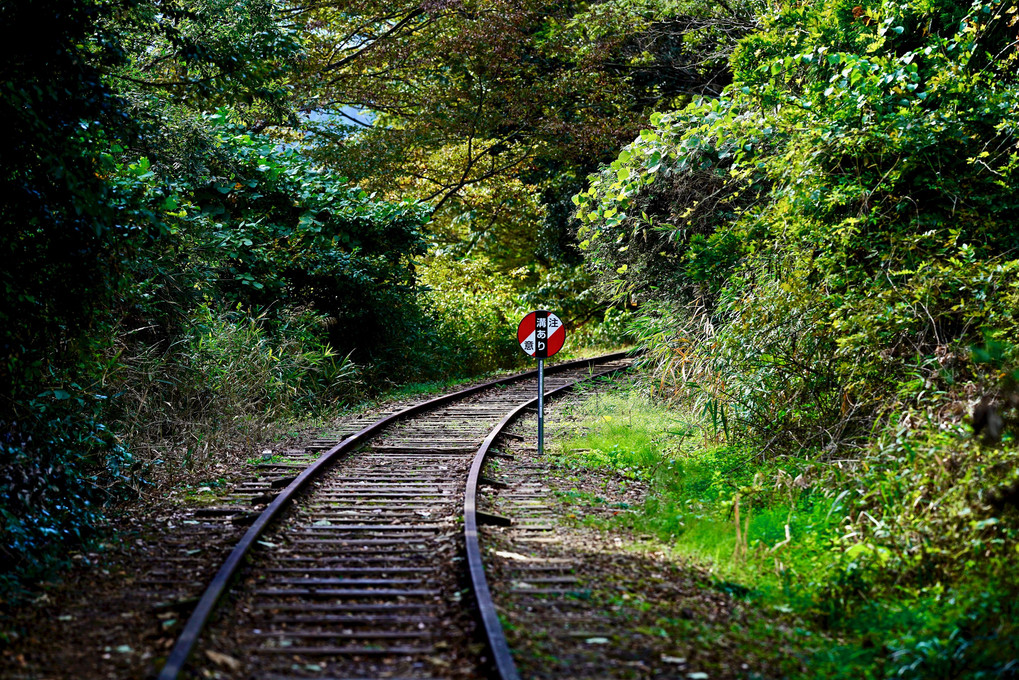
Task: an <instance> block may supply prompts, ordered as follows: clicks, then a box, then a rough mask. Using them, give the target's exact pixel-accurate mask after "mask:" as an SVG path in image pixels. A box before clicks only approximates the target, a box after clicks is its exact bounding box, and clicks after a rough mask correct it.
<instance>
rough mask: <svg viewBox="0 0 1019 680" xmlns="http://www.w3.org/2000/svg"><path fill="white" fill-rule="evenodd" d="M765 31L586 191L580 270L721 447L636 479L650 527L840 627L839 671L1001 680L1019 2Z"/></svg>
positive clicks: (1016, 528)
mask: <svg viewBox="0 0 1019 680" xmlns="http://www.w3.org/2000/svg"><path fill="white" fill-rule="evenodd" d="M760 20H761V30H760V31H758V32H756V33H753V34H751V35H749V36H747V37H745V38H743V39H742V40H741V41H740V44H739V46H738V47H737V49H736V51H735V54H734V56H733V59H732V61H731V65H732V68H733V83H732V84H731V85H730V86H728V87H727V88H726V90H725V91H724V92H723V94H722V96H720V97H718V98H714V99H703V100H700V101H698V102H695V103H694V104H692V105H690V106H687V107H686V108H683V109H680V110H677V111H673V112H670V113H666V114H662V115H658V116H654V117H653V118H652V120H651V126H650V127H649V129H648V130H646V131H645V132H643V133H641V136H640V138H638V139H637V140H635V141H634V142H633V143H632V144H630V145H629V146H627V147H625V148H624V150H623V151H622V152H621V154H620V155H619V157H618V158H617V160H616V161H615V162H614V163H612V165H611V166H609V167H605V168H604V169H603V170H602V171H601V172H600V173H599V174H597V175H594V176H593V177H592V178H591V184H590V187H589V189H588V190H587V191H585V192H583V193H581V194H579V195H578V196H577V197H576V198H575V203H577V205H578V213H577V214H578V217H579V218H580V219H581V222H582V226H581V227H580V236H581V238H583V239H584V242H583V243H582V246H583V247H585V248H586V249H587V252H588V260H589V264H590V265H591V266H592V267H593V268H594V269H595V270H596V271H599V272H600V273H601V275H602V279H603V283H604V285H605V286H606V287H607V288H609V289H611V290H613V291H615V292H616V293H617V294H618V295H619V296H620V298H626V299H628V300H629V302H631V303H637V304H639V305H640V308H641V312H640V317H641V318H640V319H639V320H638V321H637V323H636V324H635V325H634V327H633V331H634V333H635V335H636V336H637V337H638V339H639V341H640V343H641V344H642V345H643V346H644V347H645V348H646V349H647V350H648V354H647V357H646V361H645V369H646V381H645V384H644V388H645V389H646V390H647V391H648V392H649V393H651V394H654V395H656V396H657V397H665V398H666V399H670V400H673V402H674V403H675V404H677V406H676V408H677V409H678V412H679V413H680V414H683V415H680V416H677V417H678V418H680V419H681V420H686V421H689V422H691V423H693V424H695V425H696V424H697V423H699V422H701V421H700V420H698V419H704V422H706V423H707V425H706V426H707V427H708V428H709V432H710V436H711V437H712V438H715V437H717V441H716V442H715V443H712V444H711V445H706V444H705V443H703V439H704V437H703V435H701V434H697V435H696V436H695V437H694V439H695V440H697V442H698V443H697V444H696V445H695V444H691V443H688V444H684V445H680V444H679V443H675V442H674V443H672V444H669V445H666V446H665V448H664V449H663V450H661V451H659V453H658V454H656V456H658V459H656V460H660V461H662V462H661V465H659V463H654V464H647V463H640V462H639V461H636V462H637V463H638V467H640V468H641V469H644V470H645V471H646V474H652V475H653V476H654V477H655V479H656V480H657V482H658V485H659V491H658V496H657V500H655V501H653V505H651V506H649V508H647V512H646V514H645V515H644V516H643V519H641V520H639V521H640V522H643V523H645V524H646V525H647V526H649V527H652V528H655V529H656V530H658V531H661V532H663V533H668V534H675V535H676V541H677V542H678V543H679V544H681V545H683V546H685V549H686V550H688V551H692V552H698V553H706V554H709V555H713V556H715V557H717V558H719V559H720V563H721V564H723V565H729V566H723V567H720V568H721V569H723V571H725V570H729V571H730V572H731V573H732V574H734V575H735V577H736V579H735V580H742V581H744V582H745V584H746V585H748V586H749V587H752V588H758V589H763V590H762V592H763V591H764V590H771V591H772V592H771V594H769V595H767V597H773V598H778V600H777V601H779V602H781V603H782V606H785V607H790V608H792V609H794V610H796V611H799V612H801V613H802V614H803V615H804V616H806V617H808V618H809V619H810V620H812V621H813V622H814V623H815V624H816V625H820V626H825V627H828V628H829V629H831V630H833V631H835V633H836V634H837V635H838V636H845V637H844V639H845V640H846V645H845V646H844V647H836V648H833V649H831V650H829V651H828V652H826V653H825V654H821V655H818V656H817V658H815V659H814V662H813V663H814V664H815V668H816V669H817V670H816V672H817V673H823V674H824V675H825V676H826V677H947V676H951V677H958V676H965V677H991V676H1007V675H1009V674H1010V673H1014V672H1015V670H1014V668H1015V665H1016V663H1017V661H1016V659H1015V657H1014V649H1015V648H1016V647H1017V644H1016V641H1017V638H1016V630H1015V627H1014V623H1013V621H1014V619H1015V613H1016V612H1015V611H1014V610H1013V609H1014V608H1013V605H1012V604H1011V603H1012V602H1014V601H1015V596H1016V591H1015V587H1016V586H1015V584H1016V583H1017V582H1019V579H1017V576H1019V574H1017V573H1016V569H1015V567H1014V563H1015V553H1016V549H1017V539H1019V502H1017V493H1016V490H1017V489H1019V466H1017V462H1019V461H1017V458H1019V449H1017V440H1016V438H1017V436H1019V345H1017V343H1016V338H1019V277H1017V276H1016V274H1017V273H1019V259H1017V251H1016V245H1015V244H1016V242H1017V237H1019V231H1017V227H1016V225H1017V224H1019V201H1017V196H1019V151H1017V149H1019V132H1017V128H1016V121H1017V120H1019V85H1017V82H1016V80H1015V73H1016V68H1017V65H1019V50H1017V45H1019V43H1017V38H1019V6H1017V4H1016V3H1015V2H1013V1H1011V0H999V1H995V2H975V3H973V4H972V5H969V4H958V3H933V4H932V3H914V2H907V3H905V4H902V3H878V4H874V5H858V4H856V3H855V2H836V3H827V4H824V5H818V4H813V5H803V4H799V3H783V4H781V5H780V6H778V7H777V8H775V9H773V10H767V11H765V12H764V13H763V14H762V16H761V17H760ZM691 414H695V415H696V418H694V416H693V415H691ZM684 427H687V426H684ZM654 430H655V428H654V427H651V428H650V430H649V431H652V432H653V431H654ZM627 442H628V440H627V439H620V440H619V446H620V447H621V448H620V453H619V455H620V456H622V457H623V458H626V457H627V456H630V455H631V448H630V447H631V445H630V444H629V443H627ZM670 452H671V453H670ZM613 455H615V454H613ZM652 459H655V458H654V457H652ZM600 463H601V464H617V463H615V462H614V459H613V457H612V456H611V455H610V456H608V458H606V459H605V460H601V461H600ZM669 466H673V468H674V469H673V468H670V467H669ZM737 507H738V512H737ZM737 516H738V517H739V518H740V524H739V529H738V531H737V530H736V526H737V525H736V521H735V518H736V517H737ZM786 527H788V533H787V530H786ZM748 537H749V538H748ZM745 565H749V566H745ZM761 584H763V585H761ZM854 674H856V675H854Z"/></svg>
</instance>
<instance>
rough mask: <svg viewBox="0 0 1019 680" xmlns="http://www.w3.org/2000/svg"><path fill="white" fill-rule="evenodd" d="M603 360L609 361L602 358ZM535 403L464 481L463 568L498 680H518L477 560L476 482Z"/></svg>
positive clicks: (494, 434)
mask: <svg viewBox="0 0 1019 680" xmlns="http://www.w3.org/2000/svg"><path fill="white" fill-rule="evenodd" d="M605 360H609V359H607V358H605ZM627 368H629V366H619V367H614V368H611V369H609V370H607V371H602V372H600V373H595V374H592V375H591V376H589V377H587V378H584V380H593V379H595V378H600V377H603V376H608V375H611V374H614V373H618V372H620V371H625V370H626V369H627ZM580 382H582V380H579V379H578V380H575V381H574V382H572V383H569V384H567V385H563V386H562V387H559V388H557V389H554V390H549V391H547V392H545V394H544V395H543V396H544V398H545V400H546V403H547V400H548V399H550V398H552V397H555V396H558V395H560V394H563V393H565V392H567V391H569V390H571V389H573V388H574V387H575V386H576V385H577V384H578V383H580ZM537 403H538V397H535V398H534V399H532V400H530V401H527V402H525V403H523V404H521V405H520V406H518V407H517V408H515V409H513V410H512V411H510V412H509V413H508V414H507V415H506V417H504V418H503V419H502V421H501V422H500V423H499V424H498V425H496V426H495V428H493V429H492V431H491V432H490V433H489V434H488V436H487V437H486V438H485V441H484V443H482V445H481V446H480V447H479V448H478V452H477V454H475V456H474V461H473V463H472V464H471V471H470V475H469V476H468V478H467V489H466V491H465V492H464V541H465V543H466V548H467V568H468V571H469V572H470V577H471V588H472V590H473V591H474V597H475V603H476V605H477V608H478V614H479V616H480V617H481V621H482V625H483V627H484V629H485V639H486V641H487V643H488V647H489V651H490V652H491V654H492V660H493V663H494V665H495V668H496V671H497V673H498V674H499V678H500V680H520V674H519V673H518V672H517V667H516V664H515V663H514V662H513V655H512V654H511V653H510V649H509V644H507V642H506V635H505V634H504V633H503V630H502V623H501V622H500V621H499V615H498V612H497V611H496V609H495V604H494V603H493V601H492V594H491V591H490V590H489V588H488V579H487V578H486V577H485V565H484V562H483V561H482V559H481V546H480V544H479V543H478V515H477V496H478V480H479V479H480V477H481V468H482V467H483V466H484V464H485V457H486V456H487V455H488V452H489V450H490V449H491V447H492V444H494V443H495V440H496V439H498V438H499V436H500V435H501V434H502V433H503V431H504V430H505V429H506V428H507V427H508V426H509V425H510V424H511V423H512V422H513V421H515V420H516V419H517V418H518V417H520V415H521V414H522V413H523V412H524V411H526V410H527V409H529V408H533V407H534V406H535V405H536V404H537Z"/></svg>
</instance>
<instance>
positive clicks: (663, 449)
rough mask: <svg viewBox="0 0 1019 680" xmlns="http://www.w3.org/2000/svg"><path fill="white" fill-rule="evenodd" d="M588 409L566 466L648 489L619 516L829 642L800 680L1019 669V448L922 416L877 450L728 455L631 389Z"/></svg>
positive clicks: (562, 454) (724, 584)
mask: <svg viewBox="0 0 1019 680" xmlns="http://www.w3.org/2000/svg"><path fill="white" fill-rule="evenodd" d="M579 413H580V414H582V416H583V417H582V420H581V421H580V423H579V424H578V425H577V432H576V434H575V435H574V437H572V438H571V439H569V440H568V441H566V442H565V443H564V445H563V447H562V449H561V450H560V451H559V452H558V453H557V454H555V456H556V459H557V460H558V461H559V462H561V463H564V464H567V465H584V466H595V467H602V468H608V469H610V470H614V471H615V472H617V473H618V474H620V475H622V476H624V477H626V478H636V479H641V480H643V481H645V482H646V483H648V484H649V486H650V489H651V492H650V493H649V495H648V498H647V500H646V501H645V503H644V505H643V506H640V507H636V508H631V509H628V511H627V512H623V513H620V514H618V515H617V516H616V520H615V521H616V522H619V523H621V524H623V525H625V526H628V527H630V528H632V529H635V530H637V531H639V532H640V533H644V534H652V535H657V536H658V537H659V538H660V539H661V540H662V541H664V542H666V543H668V544H670V545H671V546H672V547H673V548H674V549H675V550H676V551H678V552H679V553H680V554H683V555H686V556H691V557H694V558H697V559H699V560H701V561H705V562H707V563H708V564H709V566H710V568H711V570H712V572H713V575H714V578H715V580H716V584H717V586H718V587H719V588H721V589H722V590H725V591H727V592H730V593H733V594H736V595H737V596H738V597H741V598H746V599H748V600H750V601H751V602H752V603H753V604H755V605H756V606H763V607H775V608H777V609H779V610H781V611H784V612H787V613H791V614H794V615H796V616H798V617H799V618H800V619H801V621H802V625H803V626H804V627H805V628H808V629H810V628H813V629H815V630H817V631H822V632H823V633H824V634H826V635H830V636H831V640H830V641H828V642H825V643H823V644H819V645H816V646H815V651H814V652H813V654H812V656H810V657H808V658H807V659H806V662H807V669H806V672H805V674H804V675H803V677H807V678H814V677H837V678H861V677H862V678H898V677H909V678H918V679H919V678H942V677H1010V676H1011V674H1014V670H1012V669H1014V667H1015V664H1016V663H1017V662H1019V657H1017V656H1016V650H1017V649H1019V646H1017V642H1019V630H1017V628H1016V625H1015V620H1016V619H1015V613H1016V612H1015V602H1016V594H1017V593H1016V586H1015V584H1016V582H1017V581H1016V577H1017V569H1016V566H1015V552H1016V550H1017V546H1019V524H1017V523H1016V519H1019V513H1017V510H1016V507H1015V502H1014V501H1015V499H1014V497H1011V496H1008V494H1007V493H1002V490H1003V489H1012V488H1013V487H1012V484H1013V483H1014V481H1015V469H1016V452H1015V451H1014V449H989V448H987V447H982V446H981V445H980V444H979V443H978V442H976V441H974V439H973V438H972V437H970V436H969V435H968V434H967V433H965V432H963V431H957V430H946V429H942V428H939V427H937V425H936V424H935V423H929V424H926V425H925V426H923V427H917V426H916V423H915V422H914V423H912V424H911V423H910V420H914V421H915V419H917V418H918V417H924V416H923V414H920V413H916V412H913V413H907V414H903V416H902V419H901V422H900V423H899V424H898V425H897V426H896V427H890V428H889V429H888V430H887V431H885V432H882V433H879V438H878V442H877V443H876V445H875V447H874V450H873V451H872V452H870V454H869V455H868V456H867V457H865V458H863V459H861V460H842V461H840V462H839V464H838V465H828V466H826V465H819V464H817V462H816V461H812V460H809V459H806V458H803V457H792V456H785V457H781V458H777V459H767V458H764V457H762V456H760V455H758V454H757V453H756V452H753V451H749V452H748V451H747V450H746V449H745V448H744V447H732V446H724V445H723V446H719V445H718V444H716V443H715V442H714V437H713V428H712V427H711V426H710V423H708V422H707V421H705V419H703V418H700V417H697V416H696V415H684V414H682V413H681V414H678V415H677V412H676V411H675V410H674V408H673V407H669V406H667V405H665V404H662V403H661V402H656V400H654V399H653V398H651V397H649V396H648V393H647V392H646V391H644V390H638V389H635V388H633V387H627V388H624V389H620V390H618V391H615V392H612V393H609V394H608V395H604V394H603V395H597V396H594V397H589V398H588V399H587V400H586V401H585V403H584V404H583V405H582V406H581V407H580V409H579ZM1006 498H1009V499H1011V500H1006ZM593 502H597V500H596V499H595V501H593Z"/></svg>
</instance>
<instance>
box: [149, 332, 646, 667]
mask: <svg viewBox="0 0 1019 680" xmlns="http://www.w3.org/2000/svg"><path fill="white" fill-rule="evenodd" d="M625 355H626V353H625V352H617V353H613V354H608V355H603V356H600V357H593V358H590V359H578V360H574V361H569V362H564V363H562V364H557V365H555V366H552V367H550V368H548V369H547V370H546V373H559V372H563V371H566V370H569V369H573V368H577V367H581V366H585V365H586V366H593V365H595V364H597V363H604V362H607V361H612V360H616V359H620V358H623V357H624V356H625ZM536 373H537V371H534V370H532V371H526V372H523V373H519V374H516V375H513V376H509V377H507V378H500V379H496V380H491V381H488V382H485V383H482V384H479V385H475V386H473V387H469V388H466V389H464V390H459V391H457V392H453V393H450V394H446V395H443V396H440V397H436V398H434V399H431V400H428V401H425V402H423V403H421V404H416V405H414V406H411V407H408V408H406V409H403V410H401V411H399V412H397V413H394V414H392V415H389V416H387V417H385V418H382V419H380V420H378V421H376V422H375V423H372V424H371V425H369V426H367V427H365V428H363V429H362V430H360V431H359V432H357V433H355V434H353V435H351V436H349V437H347V438H346V439H344V440H343V441H341V442H340V443H339V444H337V445H336V446H334V447H332V448H331V449H329V450H328V451H326V452H325V453H324V454H323V455H322V456H320V457H319V458H318V459H317V460H316V461H315V462H314V463H312V464H311V465H309V466H308V467H307V468H305V469H304V470H303V471H302V472H301V473H300V474H299V475H298V476H297V477H296V478H295V479H294V480H293V481H292V482H290V484H289V485H288V486H287V487H286V488H285V489H283V490H282V491H281V492H280V493H279V495H278V496H277V497H276V498H275V499H274V500H273V501H272V502H271V503H269V505H268V506H267V507H266V508H265V510H263V511H262V513H261V514H260V515H259V516H258V517H257V518H256V520H255V521H254V523H253V524H252V525H251V526H250V527H249V528H248V530H247V531H246V532H245V533H244V535H243V536H242V537H241V539H240V541H239V542H238V543H237V545H236V546H235V547H234V548H233V550H232V551H231V552H230V554H229V556H228V557H227V558H226V560H225V561H224V562H223V564H222V566H221V567H220V568H219V570H218V571H217V573H216V575H215V576H214V577H213V579H212V581H211V582H210V583H209V585H208V587H207V588H206V590H205V592H204V593H203V595H202V597H201V599H200V600H199V602H198V604H197V605H196V606H195V609H194V610H193V611H192V613H191V616H190V617H189V618H188V621H187V623H186V624H185V626H184V628H183V630H182V632H181V633H180V635H179V636H178V638H177V640H176V642H175V644H174V646H173V648H172V649H171V651H170V654H169V655H168V657H167V661H166V664H165V665H164V666H163V668H162V670H161V671H160V673H159V676H158V678H159V680H175V679H176V678H178V677H179V675H180V673H181V672H182V671H183V669H184V666H185V664H186V663H187V661H188V659H189V658H190V656H191V653H192V652H193V651H194V648H195V645H196V644H197V643H198V640H199V637H200V636H201V633H202V631H203V629H204V628H205V626H206V624H207V622H208V620H209V618H210V616H211V615H212V613H213V611H214V610H215V608H216V605H217V603H218V602H219V600H220V599H221V597H222V596H223V594H224V593H225V592H226V591H227V590H228V588H229V585H230V582H231V581H232V580H233V578H234V576H235V575H236V574H237V571H238V569H239V568H240V567H241V565H242V564H243V562H244V559H245V558H246V557H247V555H248V553H249V552H250V550H251V548H252V547H253V546H254V545H255V543H256V542H257V541H258V539H259V537H260V536H261V535H262V534H263V532H265V530H266V529H267V528H268V527H269V525H270V524H272V522H273V521H274V520H276V519H277V518H278V517H279V515H280V513H281V512H282V511H283V510H284V509H285V508H286V507H287V506H288V505H289V504H290V503H291V502H292V500H293V498H294V496H295V495H296V494H297V493H298V492H300V491H301V490H303V489H305V488H306V487H307V486H308V484H309V483H310V482H311V481H312V480H313V479H315V478H316V477H318V476H319V475H321V474H322V473H323V472H324V471H325V470H326V469H328V468H329V467H330V466H331V465H332V464H334V463H336V462H337V461H338V460H340V459H341V458H342V457H343V456H345V455H346V454H348V453H350V452H351V451H353V450H354V449H355V448H356V447H358V446H360V445H361V444H362V443H364V442H365V441H366V440H368V439H369V438H370V437H372V436H374V435H376V434H377V433H379V432H380V431H381V430H383V429H384V428H386V427H387V426H389V425H391V424H394V423H396V422H397V421H400V420H403V419H406V418H408V417H411V416H413V415H416V414H419V413H422V412H425V411H429V410H432V409H435V408H438V407H441V406H444V405H447V404H450V403H453V402H456V401H458V400H462V399H465V398H467V397H469V396H472V395H474V394H477V393H479V392H482V391H484V390H486V389H489V388H491V387H495V386H498V385H509V384H512V383H516V382H520V381H522V380H526V379H528V378H531V377H533V376H534V375H535V374H536ZM520 410H521V409H517V410H516V411H515V412H519V411H520ZM475 483H476V480H475ZM475 522H476V517H475ZM475 533H476V523H475ZM479 555H480V553H479ZM486 591H487V586H486ZM503 643H504V644H505V639H504V640H503ZM510 677H512V676H510Z"/></svg>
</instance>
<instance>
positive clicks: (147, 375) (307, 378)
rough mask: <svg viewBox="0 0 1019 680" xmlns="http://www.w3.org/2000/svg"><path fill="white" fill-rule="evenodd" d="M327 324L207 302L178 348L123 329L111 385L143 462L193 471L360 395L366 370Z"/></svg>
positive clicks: (122, 425) (122, 427) (127, 435)
mask: <svg viewBox="0 0 1019 680" xmlns="http://www.w3.org/2000/svg"><path fill="white" fill-rule="evenodd" d="M324 323H325V322H324V320H323V319H320V318H319V317H317V316H316V315H315V314H313V313H311V312H309V311H297V312H293V313H287V314H285V315H283V316H282V317H277V318H272V317H269V316H268V315H266V314H264V313H255V312H251V311H248V310H243V309H232V310H222V309H216V308H215V307H214V306H212V305H211V304H204V305H201V306H200V307H199V308H198V309H197V310H196V312H195V314H194V315H193V317H192V319H191V320H190V323H189V324H188V327H187V330H186V332H185V333H183V334H182V335H181V336H180V337H178V338H176V339H175V340H174V341H173V342H171V343H169V344H164V343H159V342H157V343H153V344H144V343H139V342H134V341H132V337H131V335H130V334H126V335H122V336H121V340H120V347H119V348H118V349H117V352H118V354H119V367H118V368H117V369H116V370H114V371H112V372H111V373H109V374H108V375H107V376H106V383H107V384H106V385H104V388H105V389H106V391H107V392H108V393H117V396H116V400H117V403H118V407H119V408H118V415H119V418H118V421H119V422H118V423H117V427H118V431H119V432H120V433H122V435H121V436H122V437H123V438H124V439H125V440H126V441H127V442H128V443H129V444H130V445H131V447H132V449H133V450H135V451H138V452H139V453H140V455H141V457H142V459H144V460H149V461H153V460H160V461H162V462H164V463H166V464H167V465H168V466H169V467H171V468H173V467H185V468H188V467H192V466H194V465H196V464H199V463H204V462H207V461H208V459H209V456H210V452H211V451H213V450H214V449H216V447H221V446H224V445H227V444H231V445H241V446H246V445H251V444H253V443H254V442H255V441H257V440H259V439H260V438H262V437H264V435H265V434H266V432H267V431H268V429H269V428H270V426H272V425H273V424H278V423H280V422H284V423H285V422H288V421H291V420H293V419H294V418H297V417H301V416H307V415H312V414H315V413H321V412H324V411H326V410H328V409H329V408H330V407H332V406H334V405H335V404H336V403H337V402H341V403H342V402H343V401H345V400H349V399H351V398H353V397H354V396H355V395H356V394H357V392H358V390H359V387H360V385H359V380H358V367H357V366H356V365H355V364H354V363H353V362H352V361H351V360H350V359H349V357H345V356H342V355H337V354H336V353H335V352H333V351H332V349H331V348H330V347H329V345H328V344H327V343H326V342H325V340H324V339H323V338H324V335H325V333H324V331H323V324H324Z"/></svg>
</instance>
